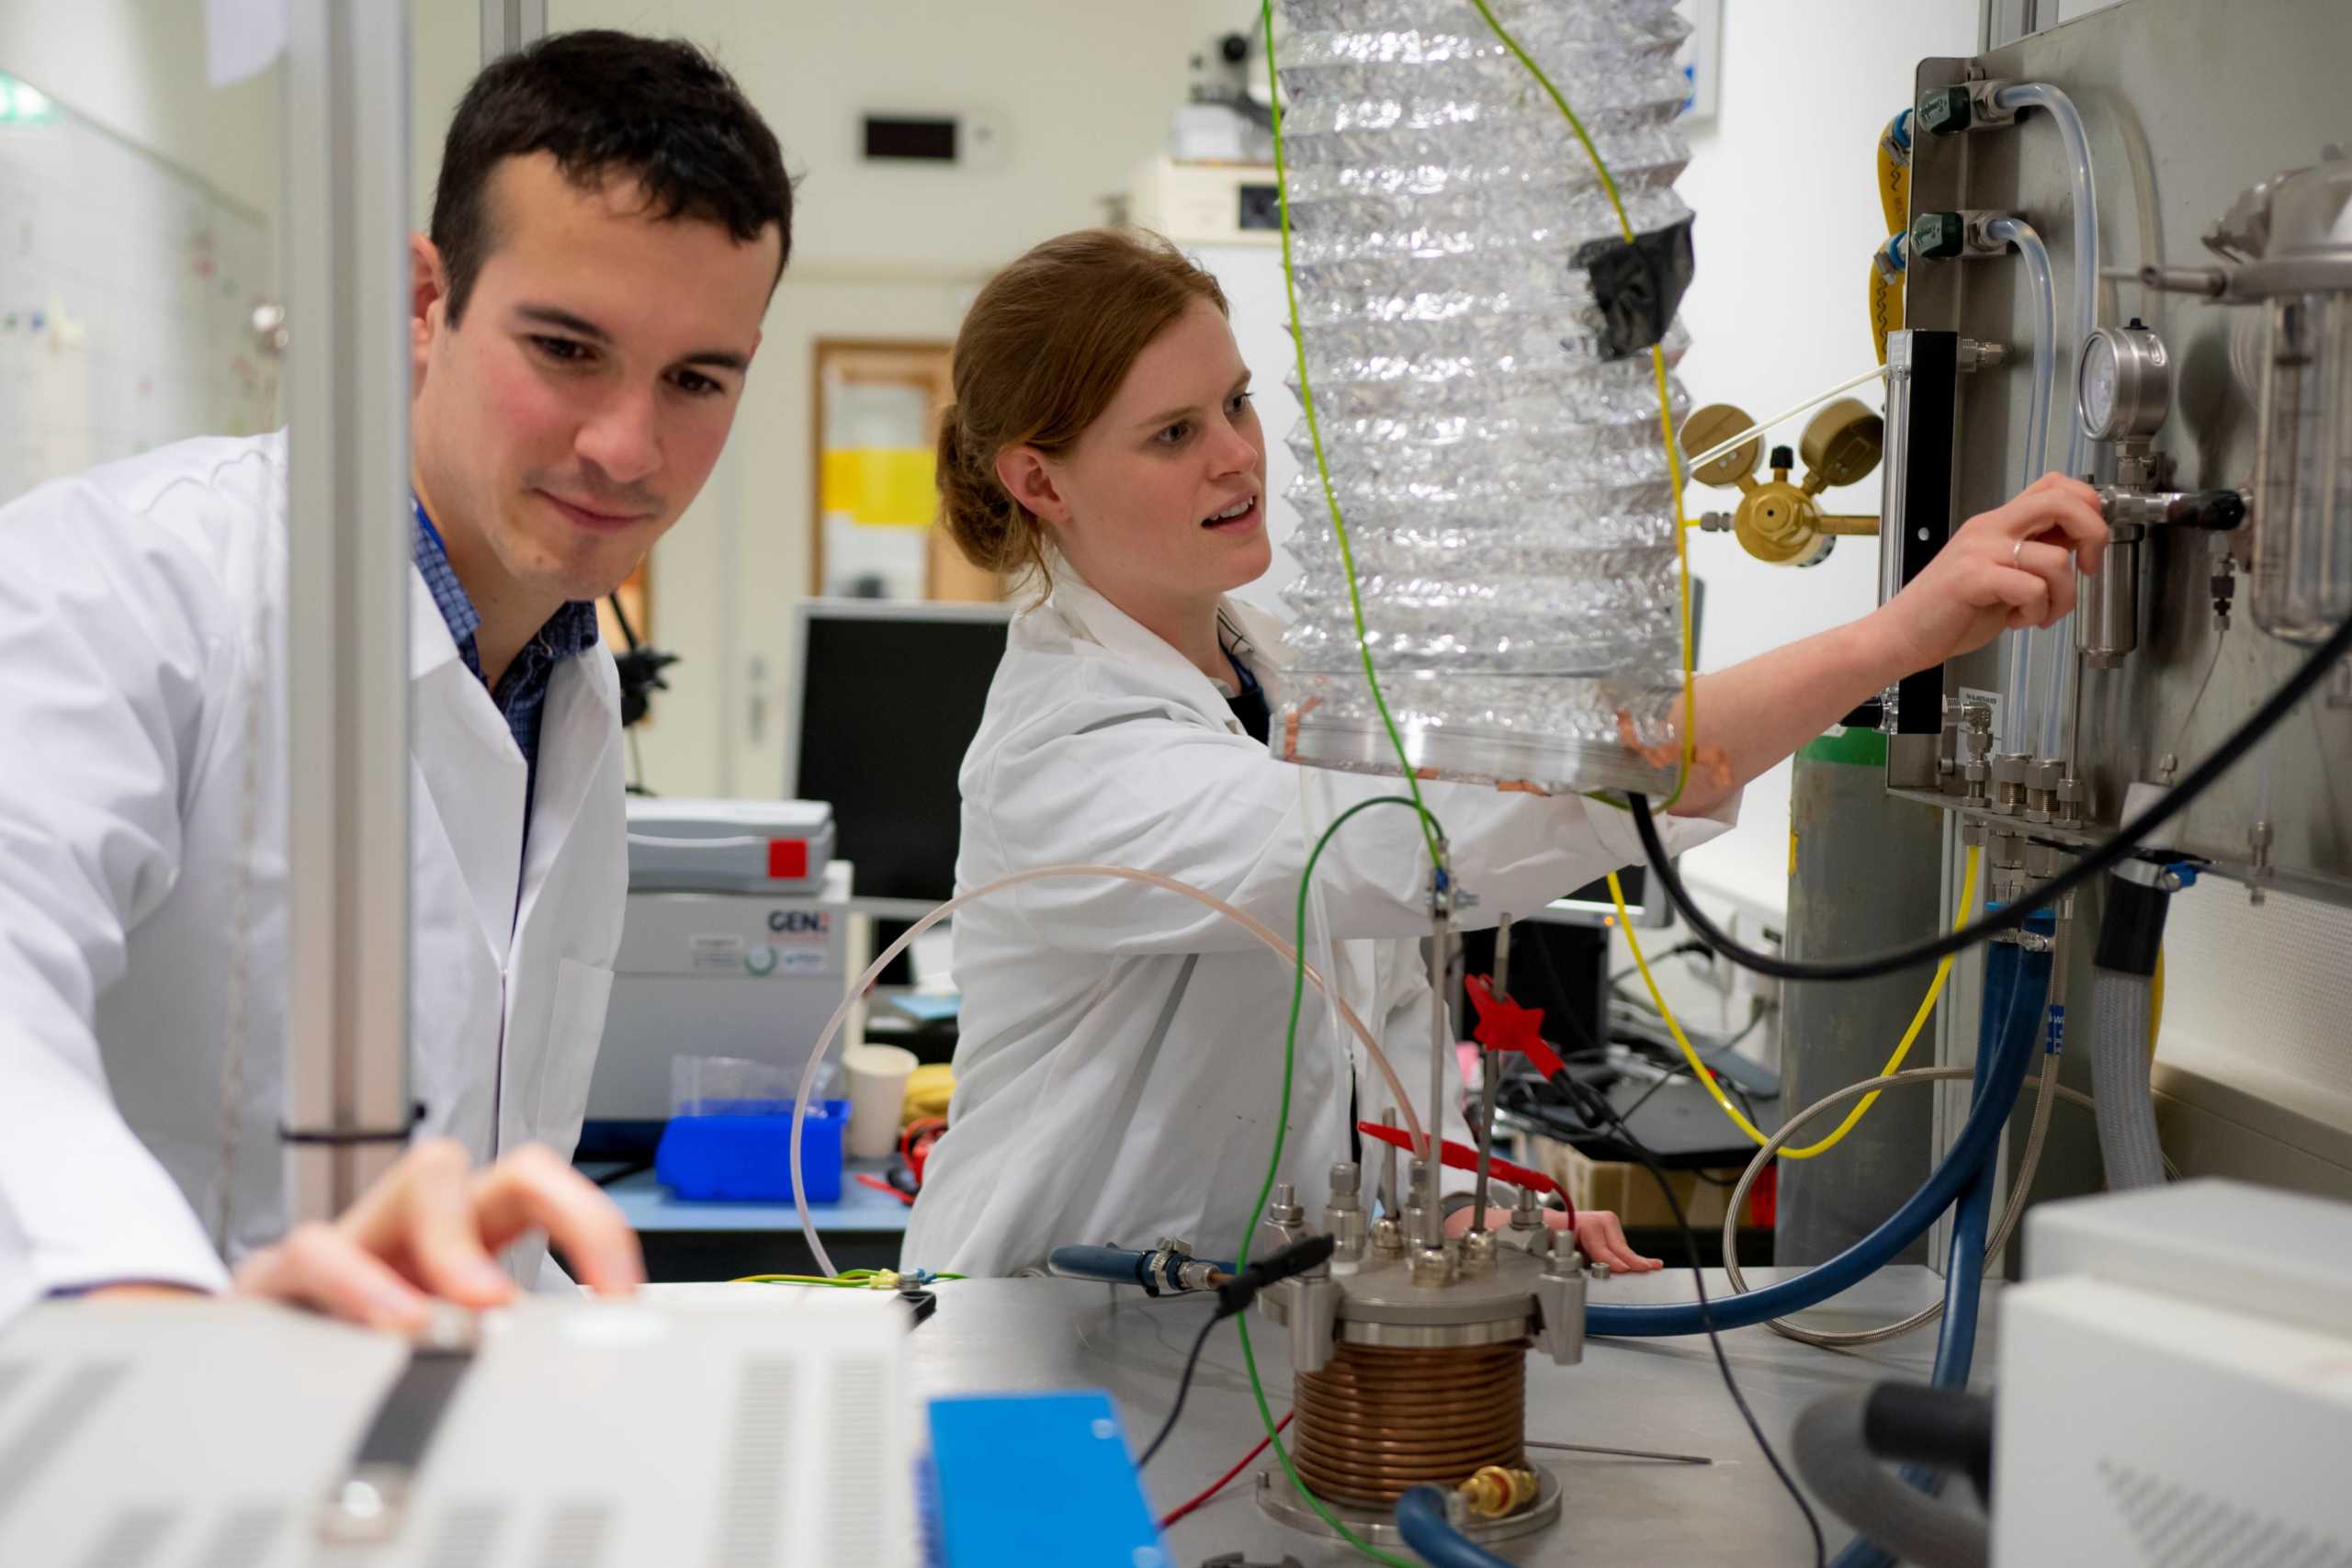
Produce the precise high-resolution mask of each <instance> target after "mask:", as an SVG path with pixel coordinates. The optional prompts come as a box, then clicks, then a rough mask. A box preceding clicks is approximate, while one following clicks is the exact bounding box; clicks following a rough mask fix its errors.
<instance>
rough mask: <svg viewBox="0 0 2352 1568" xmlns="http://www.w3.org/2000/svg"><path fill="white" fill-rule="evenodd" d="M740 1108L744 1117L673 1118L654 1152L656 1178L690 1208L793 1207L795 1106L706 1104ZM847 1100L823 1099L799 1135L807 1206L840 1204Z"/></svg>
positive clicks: (736, 1103) (773, 1103)
mask: <svg viewBox="0 0 2352 1568" xmlns="http://www.w3.org/2000/svg"><path fill="white" fill-rule="evenodd" d="M705 1103H706V1104H707V1105H709V1106H711V1107H712V1108H713V1109H717V1108H718V1107H719V1106H722V1105H733V1106H739V1107H740V1108H741V1109H742V1110H744V1111H748V1112H749V1113H748V1114H740V1115H697V1116H673V1117H672V1118H670V1124H669V1125H668V1126H667V1127H664V1128H663V1129H662V1142H661V1145H659V1146H658V1147H657V1148H655V1150H654V1151H653V1174H654V1177H655V1179H658V1180H659V1181H660V1182H661V1183H662V1186H664V1187H667V1188H668V1189H670V1190H671V1191H672V1192H673V1193H674V1194H676V1195H677V1196H678V1197H679V1198H681V1199H683V1200H685V1201H690V1202H697V1203H707V1202H716V1201H740V1202H747V1203H788V1202H790V1201H792V1107H791V1106H790V1105H789V1104H782V1105H781V1106H780V1107H779V1105H778V1102H776V1101H773V1100H769V1101H751V1100H743V1101H725V1100H714V1101H706V1102H705ZM848 1125H849V1101H848V1100H818V1101H817V1102H816V1103H814V1104H812V1105H810V1106H809V1116H808V1119H807V1120H806V1121H805V1122H803V1123H802V1124H801V1129H800V1170H801V1174H802V1175H803V1176H805V1177H807V1178H808V1179H809V1201H810V1202H811V1203H838V1202H840V1201H841V1198H842V1132H843V1131H844V1130H845V1129H846V1128H847V1127H848Z"/></svg>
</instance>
